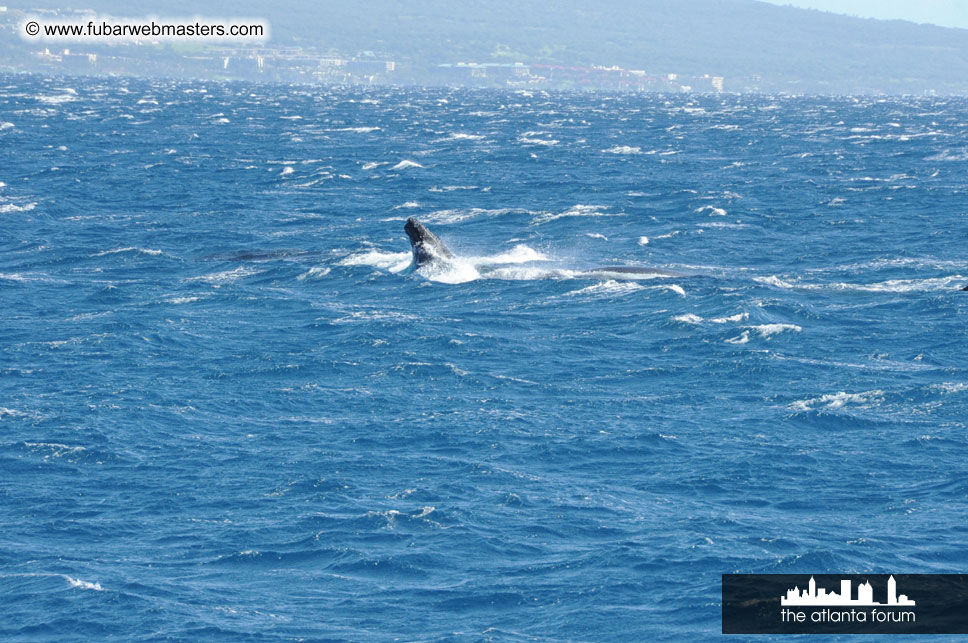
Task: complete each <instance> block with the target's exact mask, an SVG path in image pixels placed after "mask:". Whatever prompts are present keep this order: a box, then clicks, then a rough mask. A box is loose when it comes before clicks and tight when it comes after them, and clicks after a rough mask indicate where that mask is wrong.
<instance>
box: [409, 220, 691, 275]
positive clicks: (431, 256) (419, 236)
mask: <svg viewBox="0 0 968 643" xmlns="http://www.w3.org/2000/svg"><path fill="white" fill-rule="evenodd" d="M403 231H404V232H406V233H407V237H408V238H409V239H410V248H411V250H412V251H413V263H414V266H415V267H416V268H420V267H421V266H426V265H428V264H441V263H445V262H447V261H448V260H451V259H453V258H454V253H453V252H451V251H450V249H449V248H448V247H447V246H446V245H444V242H443V241H441V240H440V239H439V238H438V237H437V235H435V234H434V233H433V232H431V231H430V229H429V228H427V226H425V225H424V224H423V223H421V222H420V221H418V220H417V219H416V218H414V217H410V218H408V219H407V222H406V224H404V226H403ZM579 274H580V276H582V277H589V278H619V279H621V278H626V279H634V278H636V277H638V278H647V277H683V276H685V275H683V274H681V273H676V272H671V271H668V270H660V269H658V268H648V267H645V266H602V267H600V268H594V269H592V270H585V271H582V272H581V273H579Z"/></svg>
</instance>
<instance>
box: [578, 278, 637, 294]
mask: <svg viewBox="0 0 968 643" xmlns="http://www.w3.org/2000/svg"><path fill="white" fill-rule="evenodd" d="M644 289H645V286H643V285H642V284H640V283H638V282H635V281H614V280H612V279H609V280H608V281H601V282H598V283H597V284H592V285H591V286H586V287H585V288H579V289H578V290H572V291H571V292H567V293H565V295H564V296H566V297H578V296H583V295H589V296H594V297H610V296H613V295H627V294H629V293H633V292H636V291H638V290H644Z"/></svg>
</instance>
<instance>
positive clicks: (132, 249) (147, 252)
mask: <svg viewBox="0 0 968 643" xmlns="http://www.w3.org/2000/svg"><path fill="white" fill-rule="evenodd" d="M122 252H137V253H140V254H145V255H152V256H155V257H156V256H158V255H161V254H164V252H162V251H161V250H153V249H151V248H135V247H134V246H129V247H127V248H114V249H112V250H102V251H101V252H98V253H96V254H93V255H91V256H92V257H104V256H106V255H113V254H119V253H122Z"/></svg>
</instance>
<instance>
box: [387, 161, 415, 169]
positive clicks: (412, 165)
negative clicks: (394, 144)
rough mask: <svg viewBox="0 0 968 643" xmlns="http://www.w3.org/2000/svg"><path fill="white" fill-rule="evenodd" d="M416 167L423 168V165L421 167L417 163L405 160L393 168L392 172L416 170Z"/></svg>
mask: <svg viewBox="0 0 968 643" xmlns="http://www.w3.org/2000/svg"><path fill="white" fill-rule="evenodd" d="M416 167H420V168H422V167H423V165H421V164H420V163H417V162H416V161H411V160H410V159H404V160H402V161H400V162H399V163H397V164H396V165H394V166H393V167H391V168H390V169H391V170H406V169H409V168H416Z"/></svg>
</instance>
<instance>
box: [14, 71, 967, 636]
mask: <svg viewBox="0 0 968 643" xmlns="http://www.w3.org/2000/svg"><path fill="white" fill-rule="evenodd" d="M966 190H968V100H965V99H953V98H878V97H856V98H852V97H843V98H831V97H771V96H750V95H743V96H738V95H721V96H699V95H666V96H663V95H632V94H624V95H623V94H614V95H611V94H583V93H545V92H527V91H506V92H504V91H474V90H447V89H393V88H341V87H313V86H285V85H259V84H245V83H224V84H220V83H217V82H174V81H149V80H137V79H125V78H102V79H93V78H89V79H82V78H44V77H39V76H27V75H3V76H0V524H2V529H0V597H2V599H3V609H2V610H0V638H3V639H5V640H68V639H73V638H89V639H94V640H115V641H130V640H150V639H171V640H192V641H237V640H252V641H295V640H311V641H342V640H352V641H393V640H399V641H644V640H668V641H680V640H705V639H709V638H714V637H718V636H719V632H720V609H721V596H720V579H721V574H723V573H731V572H744V573H746V572H748V573H797V574H799V573H804V574H810V573H823V572H828V573H864V572H871V573H918V572H924V573H931V572H938V573H941V572H946V573H958V572H968V547H966V545H968V526H966V519H968V427H966V420H968V360H966V357H968V351H966V349H965V346H966V341H968V293H965V292H961V290H960V289H961V288H962V287H964V286H965V285H968V254H966V247H968V244H966V242H968V234H966V230H968V201H966ZM408 217H416V218H417V219H419V220H420V221H422V222H423V223H424V224H426V225H427V226H428V227H429V228H430V229H431V230H432V231H434V232H435V233H436V234H437V235H438V236H439V237H440V238H441V239H442V240H443V241H444V242H445V243H446V244H447V245H448V246H449V247H450V249H451V250H452V251H453V252H454V254H455V255H456V257H455V258H454V260H453V261H451V262H448V263H446V264H441V265H433V266H428V267H421V268H417V267H416V266H414V265H412V263H411V255H410V246H409V242H408V240H407V237H406V236H405V235H404V233H403V225H404V222H405V220H406V219H407V218H408ZM603 265H621V266H637V267H647V268H657V269H662V270H666V271H671V272H673V273H675V276H666V277H663V276H654V275H651V276H650V275H638V276H635V277H636V278H631V279H630V278H628V275H622V274H603V273H596V272H594V270H595V268H597V267H600V266H603ZM589 271H591V272H589Z"/></svg>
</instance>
